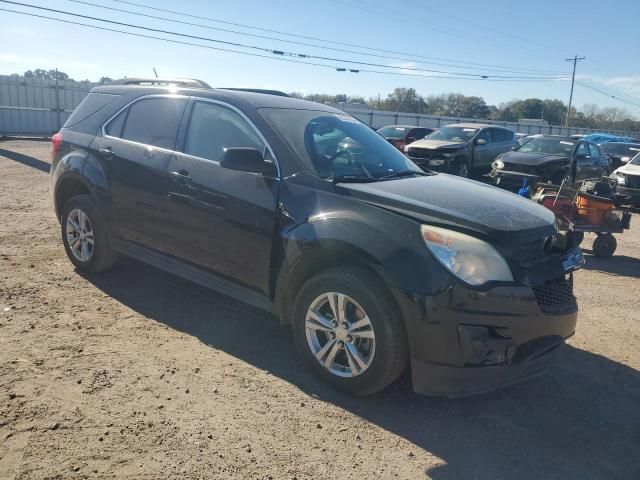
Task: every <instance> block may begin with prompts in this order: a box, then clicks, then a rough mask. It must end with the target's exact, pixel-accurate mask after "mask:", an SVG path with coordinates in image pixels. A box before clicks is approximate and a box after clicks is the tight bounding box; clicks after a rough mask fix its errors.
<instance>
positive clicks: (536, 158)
mask: <svg viewBox="0 0 640 480" xmlns="http://www.w3.org/2000/svg"><path fill="white" fill-rule="evenodd" d="M500 159H501V160H502V161H503V162H504V163H511V164H514V165H526V166H533V167H535V166H541V167H546V166H548V165H551V164H556V163H558V164H562V163H569V158H568V157H566V156H563V155H544V154H539V153H523V152H507V153H504V154H502V155H501V156H500Z"/></svg>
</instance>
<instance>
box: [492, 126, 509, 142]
mask: <svg viewBox="0 0 640 480" xmlns="http://www.w3.org/2000/svg"><path fill="white" fill-rule="evenodd" d="M493 135H494V137H493V141H494V142H511V141H513V132H512V131H510V130H505V129H504V128H496V129H494V130H493Z"/></svg>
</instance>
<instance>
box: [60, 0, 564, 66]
mask: <svg viewBox="0 0 640 480" xmlns="http://www.w3.org/2000/svg"><path fill="white" fill-rule="evenodd" d="M68 1H70V2H73V3H77V4H81V5H87V6H91V7H95V8H101V9H104V10H109V11H115V12H122V13H127V14H130V15H136V16H140V17H145V18H152V19H155V20H162V21H166V22H172V23H178V24H181V25H189V26H192V27H199V28H206V29H208V30H215V31H220V32H225V33H232V34H234V35H243V36H248V37H253V38H262V39H266V40H274V41H277V42H285V43H290V44H294V45H302V46H305V47H313V48H321V49H324V50H333V51H337V52H343V53H351V54H356V55H364V56H368V57H376V58H386V59H388V60H397V61H401V62H414V63H420V64H425V65H438V66H444V67H453V68H457V69H465V70H482V71H496V72H503V73H519V74H526V73H537V74H540V75H547V74H548V75H564V73H563V72H552V71H549V70H533V69H527V68H518V67H513V68H508V67H477V66H461V65H456V64H455V63H441V62H427V61H424V60H419V59H417V58H414V57H411V56H408V57H407V56H405V57H394V56H389V55H381V54H376V53H367V52H358V51H356V50H349V49H345V48H337V47H329V46H326V45H319V44H317V43H307V42H300V41H296V40H287V39H283V38H277V37H272V36H268V35H258V34H255V33H247V32H241V31H239V30H231V29H227V28H218V27H212V26H210V25H204V24H202V23H194V22H187V21H184V20H177V19H175V18H167V17H161V16H158V15H150V14H147V13H141V12H135V11H132V10H126V9H123V8H116V7H108V6H106V5H100V4H97V3H91V2H86V1H83V0H68ZM359 48H361V47H359ZM362 48H364V47H362ZM452 61H453V62H455V60H452ZM399 68H401V67H399Z"/></svg>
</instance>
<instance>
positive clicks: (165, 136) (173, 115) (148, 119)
mask: <svg viewBox="0 0 640 480" xmlns="http://www.w3.org/2000/svg"><path fill="white" fill-rule="evenodd" d="M186 102H187V101H186V100H185V99H183V98H147V99H143V100H140V101H138V102H136V103H134V104H133V105H131V107H129V113H128V114H127V119H126V121H125V124H124V130H123V132H122V137H121V138H123V139H125V140H131V141H133V142H139V143H144V144H145V145H153V146H154V147H161V148H167V149H170V150H172V149H173V148H174V146H175V143H176V135H177V132H178V125H179V124H180V118H181V117H182V112H183V110H184V107H185V105H186Z"/></svg>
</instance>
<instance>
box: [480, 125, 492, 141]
mask: <svg viewBox="0 0 640 480" xmlns="http://www.w3.org/2000/svg"><path fill="white" fill-rule="evenodd" d="M491 133H492V132H491V129H489V128H487V129H486V130H483V131H481V132H480V135H478V140H485V141H486V142H487V143H492V134H491Z"/></svg>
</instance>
